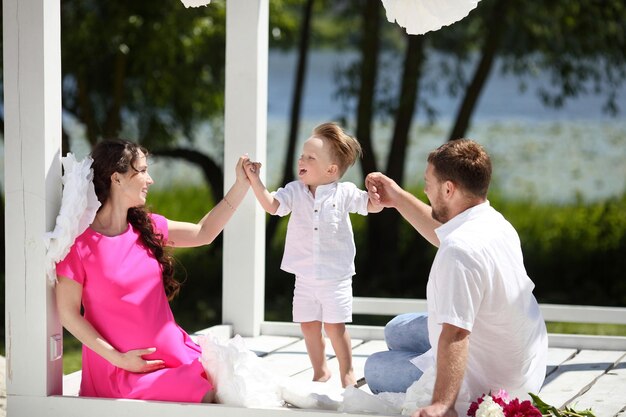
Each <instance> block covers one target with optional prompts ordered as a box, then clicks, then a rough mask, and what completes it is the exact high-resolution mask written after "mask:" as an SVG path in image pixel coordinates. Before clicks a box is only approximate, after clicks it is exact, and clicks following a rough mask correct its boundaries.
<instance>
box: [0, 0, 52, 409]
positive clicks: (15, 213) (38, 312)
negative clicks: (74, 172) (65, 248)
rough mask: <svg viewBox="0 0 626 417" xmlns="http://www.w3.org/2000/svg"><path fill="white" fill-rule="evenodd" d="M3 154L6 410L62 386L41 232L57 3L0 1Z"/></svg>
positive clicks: (45, 218)
mask: <svg viewBox="0 0 626 417" xmlns="http://www.w3.org/2000/svg"><path fill="white" fill-rule="evenodd" d="M2 3H3V11H2V13H3V32H4V34H3V35H4V39H3V43H4V120H5V128H4V129H5V130H4V145H5V150H4V160H5V175H4V178H5V197H6V242H7V244H6V277H5V280H6V281H5V285H6V301H7V310H6V323H5V329H6V352H7V369H6V377H7V399H8V404H7V406H8V414H9V415H11V416H19V415H26V414H25V413H26V412H25V411H24V409H23V407H20V404H24V403H26V402H28V401H30V400H31V399H35V398H42V397H46V396H48V395H54V394H60V393H61V390H62V387H61V385H62V383H61V378H62V361H61V359H60V356H61V353H62V352H61V350H62V339H61V326H60V324H59V320H58V318H57V315H56V309H55V305H54V290H53V288H52V287H51V286H50V285H48V284H47V280H46V275H45V268H44V265H45V263H44V258H45V247H44V241H43V234H44V233H45V232H46V231H48V230H51V229H52V228H53V226H54V222H55V218H56V215H57V213H58V209H59V206H60V200H61V199H60V197H61V163H60V162H61V161H60V150H61V23H60V22H61V18H60V5H59V1H55V0H4V1H3V2H2Z"/></svg>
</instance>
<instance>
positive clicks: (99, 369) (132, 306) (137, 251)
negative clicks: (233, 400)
mask: <svg viewBox="0 0 626 417" xmlns="http://www.w3.org/2000/svg"><path fill="white" fill-rule="evenodd" d="M151 218H152V221H153V223H154V225H155V230H156V231H157V232H158V233H162V234H163V237H164V238H165V240H166V241H167V237H168V230H167V219H166V218H165V217H163V216H159V215H156V214H152V215H151ZM57 274H58V275H60V276H64V277H67V278H70V279H72V280H74V281H76V282H78V283H79V284H81V285H82V286H83V294H82V297H83V298H82V303H83V308H84V316H85V319H86V320H87V321H89V322H90V323H91V324H92V325H93V326H94V328H95V329H96V330H97V331H98V332H99V333H100V334H101V335H102V337H104V339H105V340H107V341H108V342H109V343H110V344H111V345H112V346H113V347H115V348H116V349H117V350H119V351H120V352H126V351H128V350H132V349H143V348H149V347H156V352H154V353H153V354H151V355H147V356H144V358H146V359H162V360H164V361H165V368H163V369H160V370H157V371H154V372H150V373H132V372H128V371H125V370H123V369H120V368H117V367H115V366H113V365H112V364H111V363H109V362H108V361H107V360H105V359H104V358H102V357H101V356H100V355H98V354H96V353H95V352H93V351H92V350H91V349H89V348H87V347H86V346H83V352H82V354H83V355H82V356H83V372H82V381H81V386H80V395H81V396H86V397H106V398H132V399H144V400H160V401H179V402H200V401H201V400H202V397H203V396H204V395H205V394H206V393H207V392H208V391H209V390H211V389H212V384H211V381H209V380H208V379H207V376H206V373H205V371H204V368H203V367H202V364H201V363H200V361H199V357H200V355H201V351H200V347H199V346H198V345H197V344H195V343H194V342H193V341H192V340H191V338H190V337H189V335H188V334H187V333H185V331H184V330H183V329H181V328H180V327H179V326H178V325H177V324H176V322H175V321H174V316H173V314H172V310H171V309H170V306H169V303H168V301H167V297H166V295H165V290H164V288H163V282H162V276H161V267H160V265H159V263H158V262H157V260H156V259H155V258H154V256H153V255H152V254H151V253H149V251H148V250H147V249H146V248H144V247H143V246H142V245H141V244H140V243H139V232H137V231H135V230H134V229H133V228H132V227H131V226H130V224H129V226H128V229H127V230H126V232H124V233H122V234H121V235H118V236H113V237H108V236H104V235H101V234H100V233H97V232H95V231H94V230H92V229H91V228H87V230H86V231H85V232H84V233H83V234H82V235H80V236H79V237H78V238H77V239H76V241H75V242H74V245H73V246H72V248H71V250H70V252H69V254H68V255H67V257H66V258H65V259H64V260H63V261H61V262H59V263H58V264H57Z"/></svg>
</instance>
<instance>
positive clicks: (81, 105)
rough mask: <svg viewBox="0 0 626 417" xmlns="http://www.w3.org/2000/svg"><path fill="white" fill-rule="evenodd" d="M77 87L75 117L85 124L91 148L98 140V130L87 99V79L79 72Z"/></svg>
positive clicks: (89, 101)
mask: <svg viewBox="0 0 626 417" xmlns="http://www.w3.org/2000/svg"><path fill="white" fill-rule="evenodd" d="M76 82H77V86H78V93H77V95H78V100H77V101H78V108H77V111H76V115H77V116H78V118H79V120H80V121H81V122H83V123H84V124H85V130H86V136H87V141H89V143H90V144H91V146H92V147H93V146H94V145H95V144H96V142H97V140H98V129H97V126H96V119H95V117H94V112H93V107H92V105H91V100H90V98H89V87H88V85H87V77H85V75H84V74H83V73H82V72H79V73H78V75H77V78H76Z"/></svg>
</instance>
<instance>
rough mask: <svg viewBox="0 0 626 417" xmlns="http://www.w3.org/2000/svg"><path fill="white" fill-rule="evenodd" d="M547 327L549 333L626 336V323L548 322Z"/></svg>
mask: <svg viewBox="0 0 626 417" xmlns="http://www.w3.org/2000/svg"><path fill="white" fill-rule="evenodd" d="M546 327H547V328H548V333H564V334H589V335H597V336H626V324H595V323H561V322H548V323H546Z"/></svg>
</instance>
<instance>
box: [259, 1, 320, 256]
mask: <svg viewBox="0 0 626 417" xmlns="http://www.w3.org/2000/svg"><path fill="white" fill-rule="evenodd" d="M314 1H315V0H307V2H306V5H305V6H304V9H303V13H302V25H301V27H300V28H301V30H300V45H299V47H298V68H297V72H296V82H295V85H294V89H293V96H292V101H291V119H290V120H291V121H290V125H289V136H288V138H287V151H286V154H285V167H284V169H283V178H282V181H281V182H280V184H282V185H285V184H287V183H288V182H291V181H293V167H294V165H295V153H296V141H297V139H298V131H299V130H300V113H301V108H302V95H303V93H304V81H305V79H306V67H307V58H308V56H309V40H310V38H311V15H312V13H313V3H314ZM279 219H280V218H279V217H278V216H270V218H269V222H268V224H267V229H266V234H265V237H266V245H267V246H269V244H270V242H272V240H273V239H274V235H275V234H276V228H277V226H278V220H279Z"/></svg>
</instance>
